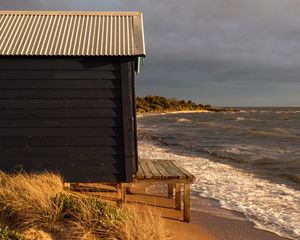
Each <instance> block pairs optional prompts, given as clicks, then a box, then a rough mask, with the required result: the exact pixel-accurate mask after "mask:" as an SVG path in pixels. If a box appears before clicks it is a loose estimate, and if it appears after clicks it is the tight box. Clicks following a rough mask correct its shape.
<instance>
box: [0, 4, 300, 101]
mask: <svg viewBox="0 0 300 240" xmlns="http://www.w3.org/2000/svg"><path fill="white" fill-rule="evenodd" d="M0 4H1V7H2V8H18V9H62V10H67V9H70V10H93V11H114V10H119V11H126V10H134V11H143V12H144V25H145V37H146V47H147V57H146V60H145V66H144V68H143V72H142V74H141V75H140V76H139V77H138V81H137V90H138V93H139V94H142V95H144V94H150V93H151V94H154V93H157V94H159V93H160V94H165V95H167V96H178V97H184V98H191V99H194V100H200V101H201V100H203V101H205V102H206V103H209V102H211V103H214V104H216V105H221V104H224V105H234V104H233V103H234V101H236V102H237V103H236V104H237V105H241V104H242V105H247V104H249V105H261V104H269V105H270V103H272V102H276V103H277V104H280V105H297V104H298V103H299V102H300V94H299V96H298V95H297V94H296V92H295V89H298V90H300V79H299V76H300V70H299V69H300V68H299V66H300V54H299V52H300V41H299V40H300V15H299V12H300V4H299V1H298V0H284V1H282V0H251V1H249V0H209V1H208V0H188V1H182V0H172V1H171V0H151V1H149V0H111V1H99V0H85V1H83V0H82V1H81V0H77V1H72V2H71V1H67V0H61V1H53V0H52V1H38V0H35V1H34V0H31V1H21V0H19V1H17V0H12V1H2V0H0ZM282 84H284V85H282ZM247 89H248V90H247ZM280 91H282V93H281V94H279V93H280ZM272 92H274V94H272ZM291 93H293V94H291ZM200 96H201V97H200ZM279 96H280V97H279ZM283 96H285V97H283ZM276 97H277V98H276ZM255 99H256V100H255Z"/></svg>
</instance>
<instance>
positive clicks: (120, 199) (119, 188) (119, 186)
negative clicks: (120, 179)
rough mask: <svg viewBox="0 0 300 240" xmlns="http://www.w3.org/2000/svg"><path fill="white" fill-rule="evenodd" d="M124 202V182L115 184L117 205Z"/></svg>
mask: <svg viewBox="0 0 300 240" xmlns="http://www.w3.org/2000/svg"><path fill="white" fill-rule="evenodd" d="M125 202H126V184H125V183H118V184H117V205H122V204H123V203H125Z"/></svg>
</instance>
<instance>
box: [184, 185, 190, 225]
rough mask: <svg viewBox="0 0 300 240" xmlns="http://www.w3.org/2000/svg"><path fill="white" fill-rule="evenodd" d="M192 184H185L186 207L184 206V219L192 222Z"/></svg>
mask: <svg viewBox="0 0 300 240" xmlns="http://www.w3.org/2000/svg"><path fill="white" fill-rule="evenodd" d="M190 207H191V206H190V184H189V183H185V184H184V208H183V221H184V222H190V221H191V215H190Z"/></svg>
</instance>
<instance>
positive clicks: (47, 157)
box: [0, 11, 145, 183]
mask: <svg viewBox="0 0 300 240" xmlns="http://www.w3.org/2000/svg"><path fill="white" fill-rule="evenodd" d="M144 56H145V46H144V32H143V20H142V13H140V12H48V11H47V12H37V11H0V170H2V171H6V172H16V171H22V170H25V171H27V172H40V171H44V170H47V171H53V172H58V173H60V174H62V176H63V177H64V179H65V180H66V181H67V182H106V183H121V182H130V181H131V180H132V178H133V175H134V174H135V173H136V171H137V143H136V141H137V137H136V114H135V87H134V85H135V83H134V78H135V74H136V72H138V71H139V67H140V62H141V58H143V57H144Z"/></svg>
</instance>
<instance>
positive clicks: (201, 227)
mask: <svg viewBox="0 0 300 240" xmlns="http://www.w3.org/2000/svg"><path fill="white" fill-rule="evenodd" d="M147 186H148V185H145V184H142V183H139V184H133V187H132V192H133V194H131V195H127V200H128V202H129V203H135V204H147V205H151V206H153V207H155V208H156V209H159V210H160V211H161V212H162V216H163V217H164V219H165V220H166V227H167V229H168V231H169V232H170V233H171V234H172V235H173V237H174V239H175V240H184V239H188V240H194V239H195V240H202V239H205V240H212V239H216V240H285V239H286V238H282V237H279V236H278V235H276V234H274V233H271V232H267V231H263V230H259V229H255V228H254V227H253V224H252V223H251V222H249V221H248V220H246V218H245V217H244V216H243V215H242V214H240V213H238V212H234V211H229V210H225V209H221V208H220V206H219V204H218V202H217V201H215V200H212V199H207V198H197V201H198V202H197V208H198V207H199V206H200V208H199V209H201V210H200V211H193V210H192V211H191V219H192V221H191V223H184V222H183V221H182V212H181V211H177V210H175V209H174V207H175V206H174V200H172V199H168V198H166V197H165V196H149V195H147V194H145V189H146V188H147ZM199 199H200V203H199ZM194 201H195V200H194ZM191 205H192V206H193V199H192V201H191Z"/></svg>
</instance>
